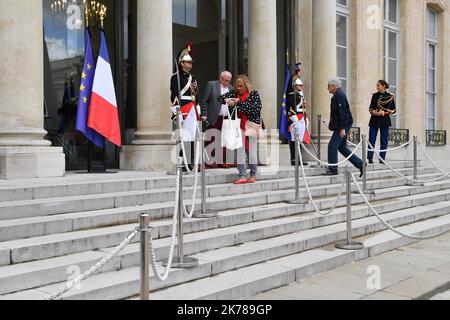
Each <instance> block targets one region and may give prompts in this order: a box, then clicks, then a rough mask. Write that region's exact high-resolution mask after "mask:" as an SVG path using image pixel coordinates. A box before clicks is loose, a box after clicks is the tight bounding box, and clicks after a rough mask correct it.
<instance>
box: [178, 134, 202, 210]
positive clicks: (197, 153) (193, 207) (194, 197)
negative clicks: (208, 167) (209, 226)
mask: <svg viewBox="0 0 450 320" xmlns="http://www.w3.org/2000/svg"><path fill="white" fill-rule="evenodd" d="M200 142H201V141H200V140H198V142H197V148H196V151H195V152H196V155H195V165H194V190H193V191H192V203H191V209H190V211H189V212H188V211H187V209H186V206H183V211H184V212H183V214H184V216H185V217H186V218H192V217H193V216H194V211H195V200H196V199H197V187H198V169H199V162H200V152H201V151H200V149H202V148H201V143H200ZM176 203H177V202H176Z"/></svg>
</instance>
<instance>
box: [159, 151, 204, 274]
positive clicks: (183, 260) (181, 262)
mask: <svg viewBox="0 0 450 320" xmlns="http://www.w3.org/2000/svg"><path fill="white" fill-rule="evenodd" d="M177 172H178V179H179V180H180V182H179V191H178V192H179V197H178V204H175V205H178V225H177V238H178V246H177V256H176V257H174V259H173V262H172V267H173V268H175V269H181V268H194V267H197V266H198V260H197V259H194V258H191V257H185V256H184V239H183V235H184V221H183V220H184V201H183V158H178V164H177ZM168 263H169V262H168V261H167V260H165V261H164V262H163V265H164V266H166V267H167V265H168Z"/></svg>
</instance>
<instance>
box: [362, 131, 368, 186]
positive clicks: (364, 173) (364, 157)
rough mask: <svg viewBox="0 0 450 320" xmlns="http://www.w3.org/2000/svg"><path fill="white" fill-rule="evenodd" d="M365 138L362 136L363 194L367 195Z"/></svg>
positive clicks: (366, 145)
mask: <svg viewBox="0 0 450 320" xmlns="http://www.w3.org/2000/svg"><path fill="white" fill-rule="evenodd" d="M367 147H368V144H367V136H366V135H365V134H363V135H362V159H363V192H364V193H367Z"/></svg>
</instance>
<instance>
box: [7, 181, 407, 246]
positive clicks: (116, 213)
mask: <svg viewBox="0 0 450 320" xmlns="http://www.w3.org/2000/svg"><path fill="white" fill-rule="evenodd" d="M341 179H342V177H331V178H326V180H327V183H326V185H332V184H335V183H336V184H339V183H340V182H341V181H342V180H341ZM383 181H385V180H383ZM394 181H399V180H392V181H390V183H394ZM321 182H322V180H321V177H312V178H308V183H309V184H310V185H311V186H312V187H314V186H318V185H320V184H321ZM275 183H276V184H277V185H275V186H273V187H274V189H275V190H280V189H284V188H285V187H287V186H291V188H294V185H295V182H294V180H293V179H282V180H277V182H274V184H275ZM303 186H304V182H303V181H301V187H303ZM369 186H372V187H373V188H376V187H377V185H376V184H374V181H371V182H369ZM383 186H384V187H386V185H383ZM233 187H235V186H233ZM223 188H225V187H223ZM210 196H212V193H210ZM188 203H190V201H188ZM169 206H172V207H173V204H171V205H170V204H169ZM153 209H154V206H153V205H150V206H148V205H141V206H129V207H123V208H113V209H104V210H95V211H87V212H75V213H67V214H57V215H52V216H42V217H41V216H38V217H31V218H23V219H12V220H4V221H1V220H0V242H1V241H9V240H17V239H26V238H30V237H37V236H44V235H49V234H54V233H61V232H70V231H80V230H87V229H92V228H100V227H109V226H115V225H120V224H130V223H134V222H136V221H137V220H138V218H139V215H140V214H142V213H148V214H151V215H152V217H153V218H154V219H158V218H161V217H167V216H168V215H170V214H171V212H170V210H166V212H163V213H162V216H157V215H156V214H155V213H154V212H152V210H153ZM167 209H169V208H167Z"/></svg>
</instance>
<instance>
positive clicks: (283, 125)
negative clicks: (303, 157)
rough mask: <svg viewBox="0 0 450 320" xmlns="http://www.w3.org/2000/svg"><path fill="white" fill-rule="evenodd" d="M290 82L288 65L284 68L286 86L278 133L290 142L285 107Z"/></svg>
mask: <svg viewBox="0 0 450 320" xmlns="http://www.w3.org/2000/svg"><path fill="white" fill-rule="evenodd" d="M290 80H291V69H290V68H289V65H287V66H286V84H285V86H284V95H283V105H282V107H281V119H280V133H281V134H282V135H283V136H284V137H285V138H286V140H288V141H291V133H290V132H289V128H288V118H287V107H286V100H287V94H288V89H289V88H288V86H289V82H290Z"/></svg>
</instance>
